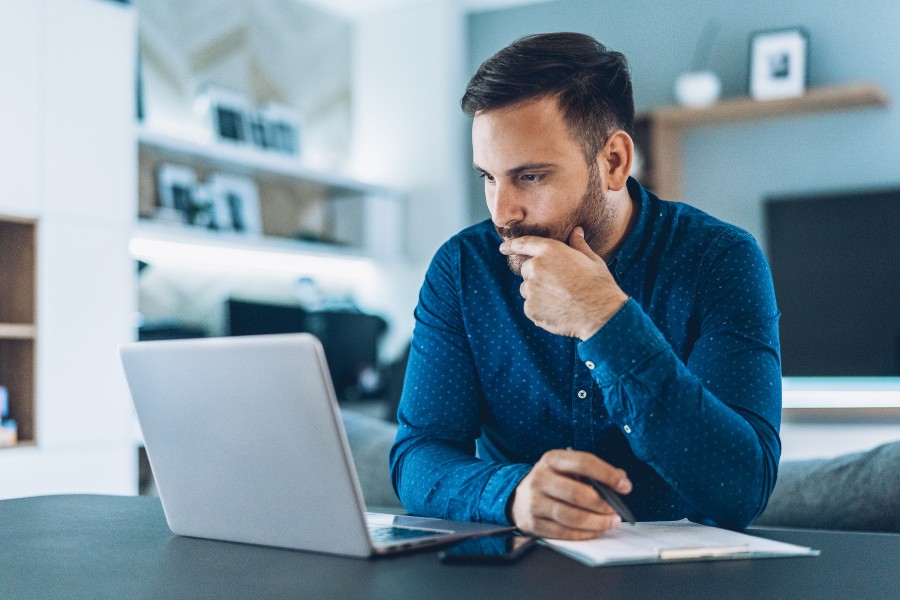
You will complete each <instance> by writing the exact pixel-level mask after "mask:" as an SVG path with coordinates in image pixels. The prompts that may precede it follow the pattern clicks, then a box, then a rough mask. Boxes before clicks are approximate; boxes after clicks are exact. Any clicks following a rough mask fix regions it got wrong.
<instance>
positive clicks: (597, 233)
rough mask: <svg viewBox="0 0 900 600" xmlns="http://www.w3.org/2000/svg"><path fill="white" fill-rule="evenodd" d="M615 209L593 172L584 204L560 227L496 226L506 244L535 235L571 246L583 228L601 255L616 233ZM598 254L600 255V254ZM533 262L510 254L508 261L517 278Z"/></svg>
mask: <svg viewBox="0 0 900 600" xmlns="http://www.w3.org/2000/svg"><path fill="white" fill-rule="evenodd" d="M613 223H614V218H613V209H612V206H611V203H610V202H609V201H608V200H607V196H606V194H605V193H604V192H603V186H602V182H601V179H600V176H599V175H598V174H597V173H596V171H595V169H593V168H592V169H591V172H590V175H589V178H588V187H587V191H586V192H585V193H584V196H582V198H581V202H579V203H578V205H577V206H576V207H575V208H574V209H573V210H572V212H570V213H569V214H568V215H566V216H565V217H564V218H563V219H562V220H561V221H560V222H559V223H555V224H548V225H522V224H519V223H513V224H512V225H510V226H509V227H498V226H496V225H495V226H494V229H495V230H496V231H497V235H499V236H500V237H501V238H502V239H503V241H507V240H511V239H513V238H517V237H522V236H524V235H536V236H538V237H544V238H550V239H553V240H556V241H558V242H562V243H563V244H567V245H568V243H569V237H570V236H571V235H572V231H573V230H574V229H575V228H576V227H578V226H579V225H581V226H582V227H583V228H584V239H585V241H586V242H587V244H588V246H590V247H591V249H592V250H593V251H594V252H598V250H599V249H600V248H602V246H603V245H604V243H605V242H606V241H607V240H609V239H610V234H611V232H612V229H613ZM598 254H599V252H598ZM529 258H531V257H530V256H525V255H522V254H511V255H509V256H507V257H506V263H507V264H508V265H509V269H510V270H511V271H512V272H513V273H515V274H516V275H520V276H521V274H522V265H523V264H525V261H526V260H528V259H529Z"/></svg>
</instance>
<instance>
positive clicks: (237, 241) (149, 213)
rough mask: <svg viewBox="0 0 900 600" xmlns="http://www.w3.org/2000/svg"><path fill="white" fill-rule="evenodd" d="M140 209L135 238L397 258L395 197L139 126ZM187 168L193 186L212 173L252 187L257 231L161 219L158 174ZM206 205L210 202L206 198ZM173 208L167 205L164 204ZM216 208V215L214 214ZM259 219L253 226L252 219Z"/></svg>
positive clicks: (244, 150) (266, 157)
mask: <svg viewBox="0 0 900 600" xmlns="http://www.w3.org/2000/svg"><path fill="white" fill-rule="evenodd" d="M138 148H139V154H138V162H139V185H138V188H139V191H138V198H139V206H138V216H139V222H138V228H137V231H136V235H137V237H139V238H142V239H162V240H177V241H179V242H183V243H188V244H191V243H193V244H203V245H213V246H227V247H243V248H259V249H265V250H267V251H275V252H280V253H288V254H290V253H294V254H303V253H316V254H321V253H326V254H333V255H347V256H354V257H371V258H380V259H391V258H395V257H396V256H398V255H399V253H400V250H401V247H400V240H401V236H400V217H401V208H402V206H401V205H402V201H401V198H400V197H399V196H398V195H397V194H396V193H395V192H393V191H391V190H389V189H387V188H383V187H379V186H374V185H367V184H363V183H360V182H357V181H353V180H350V179H346V178H342V177H338V176H334V175H331V174H327V173H321V172H317V171H314V170H311V169H307V168H305V167H303V166H302V164H301V163H300V161H299V160H298V159H297V158H296V157H289V156H284V155H279V154H274V153H269V152H265V151H261V150H256V149H254V148H252V147H245V146H238V145H233V144H227V143H214V142H210V143H203V142H195V141H188V140H184V139H179V138H176V137H172V136H170V135H164V134H160V133H158V132H154V131H150V130H147V129H143V128H139V133H138ZM165 165H177V166H180V167H187V168H188V169H190V171H191V172H192V173H193V174H194V175H195V176H196V179H197V180H198V182H201V186H202V183H203V182H206V183H208V182H210V181H212V180H213V179H214V178H215V177H216V176H217V175H225V176H227V177H233V176H238V177H241V178H245V180H246V181H249V182H251V183H252V187H253V188H255V191H256V197H257V198H258V209H257V206H256V205H257V202H256V201H254V202H252V203H251V204H252V210H254V211H256V210H258V219H259V225H260V227H259V230H258V231H244V232H236V231H232V230H228V229H229V228H225V230H222V229H221V228H217V230H210V228H209V226H208V224H206V219H203V220H201V221H200V224H193V225H186V224H184V223H179V222H178V218H181V217H180V216H179V215H177V214H176V217H177V218H176V219H174V220H173V219H172V217H171V213H170V216H168V217H167V218H160V216H161V215H164V214H165V211H160V204H161V202H160V200H161V195H160V191H161V190H160V188H161V185H160V183H159V174H160V170H161V168H163V167H164V166H165ZM204 200H205V202H204V203H205V204H212V205H214V203H215V201H216V199H215V197H214V192H213V197H210V196H209V195H207V196H206V197H205V198H204ZM170 204H171V203H170ZM213 210H214V209H213ZM256 219H257V215H254V216H253V219H252V220H254V221H255V220H256Z"/></svg>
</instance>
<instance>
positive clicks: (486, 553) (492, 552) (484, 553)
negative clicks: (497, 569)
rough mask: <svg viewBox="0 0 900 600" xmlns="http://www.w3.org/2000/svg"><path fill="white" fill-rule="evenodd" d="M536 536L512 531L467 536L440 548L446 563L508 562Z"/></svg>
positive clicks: (441, 557)
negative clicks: (442, 548) (467, 537)
mask: <svg viewBox="0 0 900 600" xmlns="http://www.w3.org/2000/svg"><path fill="white" fill-rule="evenodd" d="M536 541H537V538H534V537H531V536H528V535H519V534H517V533H513V532H511V531H510V532H506V533H498V534H494V535H486V536H482V537H476V538H469V539H467V540H463V541H461V542H458V543H456V544H454V545H453V546H450V547H449V548H446V549H444V550H442V551H441V552H440V553H439V554H438V557H439V558H440V559H441V561H442V562H446V563H468V564H472V563H495V564H496V563H510V562H513V561H515V560H517V559H518V558H519V557H521V556H523V555H524V554H525V553H526V552H528V550H530V549H531V548H532V547H533V546H534V543H535V542H536Z"/></svg>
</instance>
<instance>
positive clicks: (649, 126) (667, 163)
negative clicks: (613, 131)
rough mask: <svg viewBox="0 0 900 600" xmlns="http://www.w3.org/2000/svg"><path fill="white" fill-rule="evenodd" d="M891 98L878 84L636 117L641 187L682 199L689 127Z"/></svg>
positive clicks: (877, 104) (882, 102) (867, 104)
mask: <svg viewBox="0 0 900 600" xmlns="http://www.w3.org/2000/svg"><path fill="white" fill-rule="evenodd" d="M889 101H890V99H889V97H888V95H887V93H886V92H885V91H884V90H883V89H882V88H881V87H880V86H878V85H876V84H871V83H862V84H855V85H846V86H834V87H822V88H815V89H811V90H809V91H807V93H806V94H804V95H803V96H800V97H798V98H785V99H781V100H766V101H758V100H753V99H751V98H736V99H729V100H724V101H722V102H717V103H716V104H713V105H712V106H709V107H707V108H686V107H676V106H671V107H663V108H658V109H654V110H651V111H648V112H644V113H640V114H638V115H636V117H635V146H636V148H637V149H638V151H639V152H640V154H641V158H642V160H643V165H642V169H641V170H642V174H641V183H642V184H643V185H644V186H645V187H647V188H650V189H652V190H654V192H656V193H657V194H658V195H659V196H660V197H661V198H666V199H669V200H682V164H681V135H682V133H683V132H684V131H685V130H687V129H690V128H696V127H704V126H708V125H716V124H723V123H736V122H741V121H751V120H761V119H773V118H779V117H787V116H792V115H803V114H810V113H815V112H825V111H839V110H849V109H853V108H865V107H883V106H887V105H888V103H889Z"/></svg>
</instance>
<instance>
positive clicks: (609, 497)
mask: <svg viewBox="0 0 900 600" xmlns="http://www.w3.org/2000/svg"><path fill="white" fill-rule="evenodd" d="M566 450H574V448H572V446H569V447H568V448H566ZM581 480H582V481H584V482H585V483H587V484H589V485H590V486H591V487H592V488H594V489H595V490H597V493H598V494H600V497H601V498H603V501H604V502H606V503H607V504H609V506H610V507H611V508H612V509H613V510H614V511H616V513H617V514H618V515H619V516H620V517H622V520H623V521H625V522H626V523H631V524H632V525H634V521H635V519H634V515H633V514H631V511H630V510H628V507H627V506H625V503H624V502H623V501H622V498H620V497H619V495H618V494H617V493H615V492H614V491H613V490H612V488H611V487H609V486H608V485H606V484H605V483H600V482H599V481H597V480H596V479H591V478H590V477H582V478H581Z"/></svg>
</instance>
